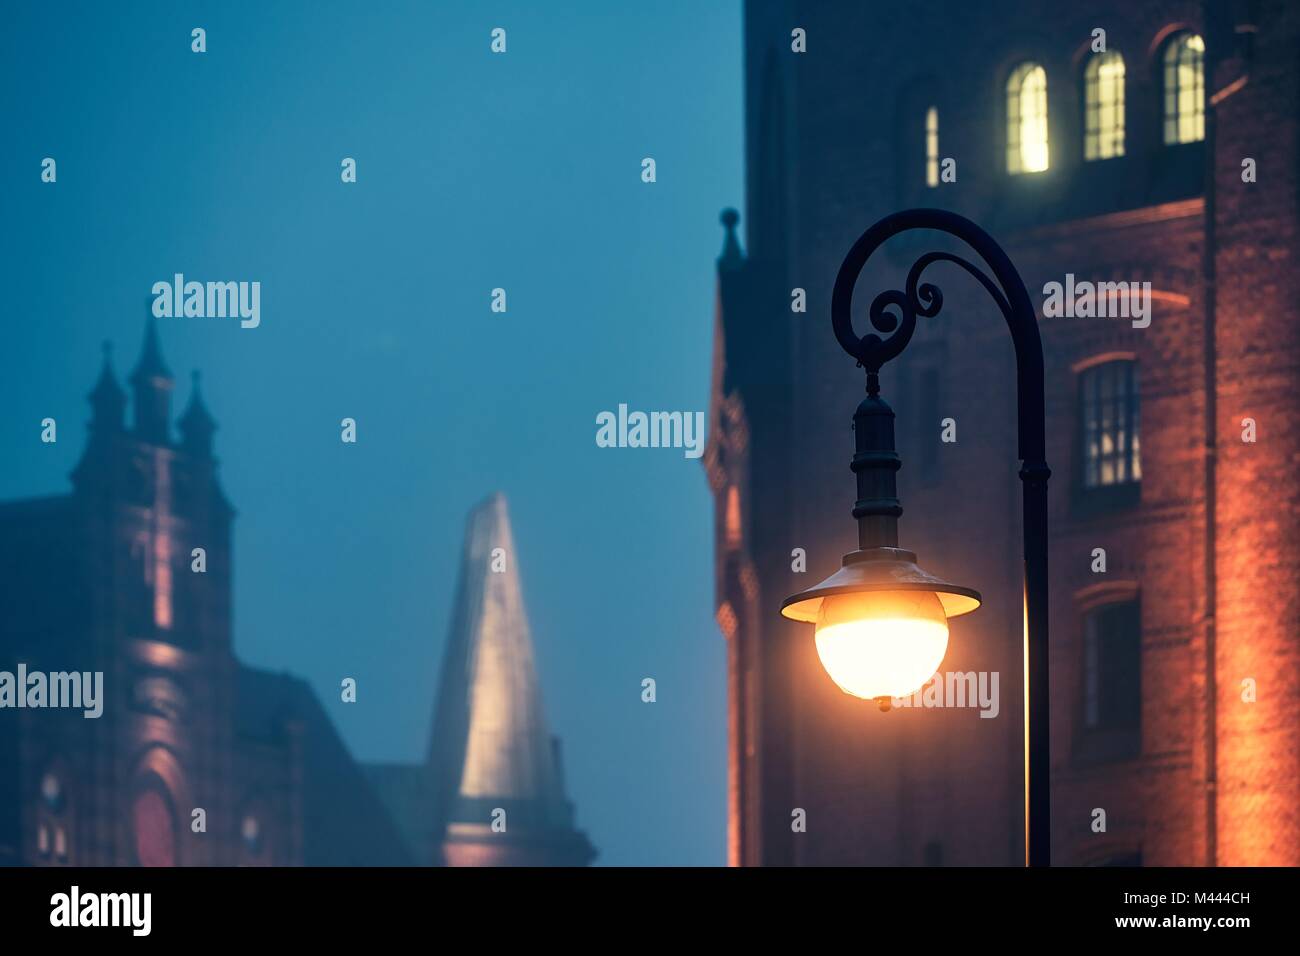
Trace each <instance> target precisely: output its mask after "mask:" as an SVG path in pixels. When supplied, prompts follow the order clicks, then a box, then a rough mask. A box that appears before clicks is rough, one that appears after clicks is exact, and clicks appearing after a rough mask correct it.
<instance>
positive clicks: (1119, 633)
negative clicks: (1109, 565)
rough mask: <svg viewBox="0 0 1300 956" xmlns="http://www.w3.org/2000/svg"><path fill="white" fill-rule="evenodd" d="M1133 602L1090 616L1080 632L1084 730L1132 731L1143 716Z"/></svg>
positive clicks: (1137, 615) (1138, 630) (1138, 638)
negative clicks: (1081, 637)
mask: <svg viewBox="0 0 1300 956" xmlns="http://www.w3.org/2000/svg"><path fill="white" fill-rule="evenodd" d="M1140 618H1141V615H1140V613H1139V610H1138V602H1137V601H1126V602H1124V603H1123V604H1110V605H1106V606H1105V607H1101V608H1098V609H1097V610H1095V611H1093V612H1092V613H1090V614H1089V615H1088V616H1087V618H1086V619H1085V621H1084V631H1083V726H1084V728H1085V729H1087V730H1102V731H1105V730H1117V731H1132V730H1136V729H1137V728H1138V725H1139V722H1140V721H1141V717H1142V641H1141V636H1142V629H1141V623H1140Z"/></svg>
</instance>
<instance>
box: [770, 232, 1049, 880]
mask: <svg viewBox="0 0 1300 956" xmlns="http://www.w3.org/2000/svg"><path fill="white" fill-rule="evenodd" d="M909 229H931V230H936V231H938V232H945V233H948V234H949V235H952V236H956V237H957V238H958V239H961V240H962V241H963V242H965V243H966V244H967V245H968V246H970V247H971V248H972V249H974V250H975V252H977V253H978V254H979V256H980V258H981V259H983V261H984V263H985V264H986V265H987V266H988V268H989V270H990V271H991V272H992V277H990V276H989V275H988V274H986V273H985V272H984V271H983V270H982V269H981V268H979V266H977V265H975V264H973V263H971V262H969V261H968V260H966V259H963V258H961V257H960V256H957V255H954V254H952V253H948V252H927V253H925V254H924V255H922V256H920V257H919V258H918V259H917V260H916V261H915V262H914V263H913V264H912V268H911V269H910V270H909V271H908V274H907V282H906V286H905V289H904V290H898V289H890V290H886V291H884V292H881V293H880V294H879V295H877V296H876V297H875V299H873V300H872V303H871V309H870V318H871V325H872V328H874V329H875V330H876V332H880V333H885V337H883V338H882V337H881V336H880V335H877V334H875V332H869V333H867V334H866V335H864V336H861V337H859V336H858V335H857V334H856V333H855V332H854V331H853V323H852V319H851V316H850V306H851V304H852V301H853V287H854V285H855V284H856V283H857V280H858V276H859V275H860V274H861V272H862V269H863V267H864V266H865V265H866V263H867V260H868V259H869V258H870V257H871V254H872V253H873V252H875V250H876V249H877V248H879V247H880V245H882V244H883V243H884V242H886V241H887V240H888V239H889V238H890V237H891V236H894V235H897V234H898V233H900V232H904V231H906V230H909ZM940 261H942V262H951V263H954V264H956V265H959V266H961V267H962V268H963V269H965V270H966V271H967V272H968V273H970V274H971V275H972V276H974V277H975V279H976V280H978V281H979V283H980V284H981V285H982V286H984V289H985V291H987V292H988V293H989V295H990V296H991V297H992V298H993V300H994V302H996V303H997V305H998V308H999V309H1000V310H1001V312H1002V315H1003V317H1004V318H1005V319H1006V322H1007V328H1008V329H1009V330H1010V332H1011V339H1012V342H1013V344H1014V345H1015V352H1016V394H1017V401H1016V409H1017V424H1018V432H1019V458H1020V460H1021V468H1020V478H1021V488H1022V492H1023V508H1024V551H1025V592H1024V601H1025V622H1024V623H1025V632H1024V633H1025V646H1024V654H1025V863H1026V865H1027V866H1048V865H1050V864H1051V847H1050V836H1051V830H1050V817H1051V794H1050V789H1049V785H1050V780H1049V771H1050V767H1049V763H1050V751H1049V737H1048V734H1049V719H1050V715H1049V710H1048V670H1047V480H1048V478H1049V477H1050V476H1051V471H1050V470H1049V469H1048V467H1047V461H1046V449H1045V446H1046V436H1045V416H1044V402H1043V346H1042V340H1041V339H1040V337H1039V334H1038V321H1037V318H1036V316H1035V313H1034V309H1033V307H1032V306H1031V305H1030V302H1029V294H1028V292H1026V291H1025V284H1024V282H1023V281H1022V280H1021V278H1020V274H1019V273H1018V272H1016V269H1015V267H1014V266H1013V265H1012V264H1011V260H1010V259H1008V258H1007V255H1006V253H1005V252H1003V251H1002V248H1001V247H1000V246H999V245H998V244H997V243H996V242H994V241H993V239H992V237H991V236H989V234H988V233H986V232H985V231H984V230H983V229H981V228H980V227H979V226H977V225H975V223H973V222H971V221H970V220H969V219H966V218H965V217H963V216H959V215H957V214H956V213H952V212H947V211H944V210H940V209H909V210H907V211H905V212H899V213H895V214H894V215H892V216H886V217H885V218H884V219H882V220H880V221H879V222H878V223H876V224H875V225H874V226H872V227H871V228H870V229H868V230H867V231H866V232H865V233H863V234H862V236H861V237H860V238H859V239H858V241H857V242H855V243H854V244H853V247H852V248H851V249H850V250H849V253H848V255H847V256H845V258H844V262H843V264H842V265H841V266H840V271H839V274H838V275H837V276H836V277H835V290H834V294H833V296H832V298H831V323H832V326H833V328H834V330H835V337H836V339H837V340H838V341H839V343H840V346H841V347H842V348H843V349H844V351H846V352H848V353H849V355H851V356H852V357H853V358H855V359H856V360H857V361H858V364H859V365H860V366H862V367H863V368H864V369H865V370H866V373H867V397H866V398H864V399H863V400H862V403H861V404H860V405H858V409H857V412H855V413H854V415H853V429H854V434H855V445H856V453H855V454H854V456H853V463H852V469H853V472H854V474H856V476H857V489H858V499H857V502H856V503H855V504H854V506H853V517H854V518H856V519H857V522H858V550H856V551H852V552H850V553H849V554H847V555H845V556H844V561H843V566H842V567H841V568H840V569H839V570H838V571H836V572H835V573H834V574H832V575H831V576H830V577H829V578H827V579H826V580H825V581H822V582H821V583H820V584H817V585H815V586H814V587H812V588H809V589H808V590H806V591H801V592H800V593H798V594H795V595H792V596H790V597H788V598H786V599H785V601H784V603H782V605H781V613H782V614H783V615H784V616H786V617H788V618H790V619H792V620H795V621H804V622H809V623H813V624H815V625H816V631H815V640H816V644H817V655H818V657H820V658H821V662H822V666H823V667H825V668H826V671H827V673H828V674H830V676H831V678H832V679H833V680H834V681H835V683H836V684H838V685H839V686H840V688H841V689H843V690H844V691H845V692H846V693H849V694H852V695H854V696H855V697H862V698H866V699H871V700H876V701H878V702H879V703H880V705H881V708H882V709H888V705H889V701H890V699H891V698H896V697H905V696H907V695H909V694H912V693H913V692H915V691H916V690H917V689H919V688H920V687H922V686H923V685H924V684H925V682H926V681H927V680H929V679H930V677H931V676H933V675H934V673H935V671H936V670H938V668H939V665H940V664H941V663H942V662H943V657H944V654H945V652H946V651H947V648H948V619H949V618H952V617H957V616H958V615H961V614H968V613H970V612H971V611H973V610H975V609H976V608H977V607H979V606H980V595H979V592H977V591H975V590H974V589H972V588H968V587H963V586H960V585H956V584H949V583H948V582H946V581H944V580H942V579H940V578H938V577H936V576H935V575H933V574H930V573H929V572H927V571H924V570H922V569H921V567H920V566H918V565H917V563H916V555H915V554H913V553H912V552H911V551H905V550H903V549H901V548H899V546H898V518H899V516H900V515H901V514H902V513H903V509H902V506H901V505H900V504H899V501H898V491H897V483H896V473H897V471H898V469H899V467H900V465H901V464H902V462H901V460H900V459H899V457H898V453H897V451H895V449H894V412H893V409H891V408H890V407H889V405H887V404H886V403H885V402H884V400H883V399H881V397H880V367H881V366H882V365H884V364H885V363H886V362H888V361H889V360H890V359H892V358H895V357H897V356H898V355H899V354H900V353H901V352H902V351H903V349H904V348H906V347H907V343H908V342H909V341H910V340H911V338H912V333H913V332H914V331H915V330H916V317H917V316H918V315H919V316H922V317H925V318H930V317H933V316H935V315H938V313H939V310H940V309H942V308H943V293H942V292H941V291H940V290H939V288H938V287H937V286H935V285H932V284H930V283H922V282H921V281H920V280H921V274H922V272H924V271H925V269H926V267H927V266H929V265H930V264H931V263H934V262H940ZM1031 689H1032V693H1031Z"/></svg>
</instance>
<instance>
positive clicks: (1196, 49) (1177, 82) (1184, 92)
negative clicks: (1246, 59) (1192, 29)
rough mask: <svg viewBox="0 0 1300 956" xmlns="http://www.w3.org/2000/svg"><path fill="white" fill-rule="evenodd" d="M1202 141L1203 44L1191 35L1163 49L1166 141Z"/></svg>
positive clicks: (1182, 36)
mask: <svg viewBox="0 0 1300 956" xmlns="http://www.w3.org/2000/svg"><path fill="white" fill-rule="evenodd" d="M1202 139H1205V41H1204V40H1202V39H1201V38H1200V37H1198V36H1197V35H1196V34H1194V33H1184V34H1181V35H1179V36H1176V37H1174V38H1173V39H1172V40H1170V41H1169V45H1168V46H1166V47H1165V142H1166V143H1169V144H1171V145H1172V144H1174V143H1194V142H1196V141H1197V140H1202Z"/></svg>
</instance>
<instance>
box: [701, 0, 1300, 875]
mask: <svg viewBox="0 0 1300 956" xmlns="http://www.w3.org/2000/svg"><path fill="white" fill-rule="evenodd" d="M1099 28H1100V29H1101V30H1104V31H1105V32H1104V40H1105V48H1104V51H1103V50H1102V49H1101V48H1100V46H1099V44H1098V42H1097V41H1098V34H1096V33H1095V31H1096V30H1097V29H1099ZM796 29H799V30H803V31H804V34H803V36H804V37H805V38H806V52H802V53H800V52H795V50H794V49H792V31H794V30H796ZM744 45H745V51H746V59H745V62H746V75H745V97H746V130H747V135H746V145H745V150H746V151H745V158H746V169H747V199H746V215H745V224H746V232H747V241H746V243H745V246H746V248H745V249H744V250H743V251H742V248H741V243H740V241H739V239H738V237H737V235H736V229H735V226H736V217H735V215H734V214H730V213H729V214H724V223H726V238H725V243H724V248H723V253H722V255H721V257H720V258H719V260H718V297H717V324H716V344H715V363H714V376H713V391H712V411H711V425H712V427H711V429H710V445H709V448H708V450H707V452H706V455H705V458H704V462H705V465H706V468H707V471H708V478H709V483H710V487H711V489H712V491H713V493H714V496H715V515H716V519H715V536H716V579H717V594H718V602H717V603H718V610H717V617H718V622H719V626H720V628H721V630H722V632H723V634H724V636H725V638H726V640H727V642H728V663H729V667H728V672H729V688H728V696H729V721H730V766H729V773H730V820H731V831H730V841H729V846H730V859H731V861H732V862H733V863H737V864H777V865H780V864H817V863H879V864H902V865H920V864H955V865H970V864H1007V865H1017V864H1019V863H1020V862H1021V861H1022V860H1023V852H1024V842H1023V832H1022V827H1023V815H1022V808H1023V791H1022V779H1023V778H1022V772H1023V765H1022V760H1023V744H1022V741H1023V733H1024V727H1023V720H1022V710H1021V706H1022V705H1021V700H1022V696H1021V695H1022V678H1021V674H1022V670H1021V668H1022V658H1021V642H1022V625H1021V595H1020V587H1021V583H1020V582H1021V571H1020V556H1021V545H1020V526H1019V525H1020V507H1019V496H1020V487H1019V481H1018V480H1017V477H1016V472H1017V468H1018V462H1017V460H1016V454H1015V452H1016V449H1015V395H1014V388H1013V382H1014V362H1013V356H1012V353H1011V347H1010V339H1009V337H1008V336H1007V334H1006V330H1005V326H1004V324H1003V322H1002V319H1001V317H1000V316H999V315H998V314H997V312H996V310H995V309H994V307H993V306H992V304H991V303H990V302H989V300H988V297H987V295H986V293H985V292H984V291H983V290H982V289H981V288H980V287H979V286H978V285H977V284H976V283H974V282H973V281H972V280H971V279H970V278H969V277H968V276H966V275H965V274H964V273H962V272H961V271H960V270H958V269H955V268H953V267H951V266H948V265H945V264H938V265H932V266H931V267H930V268H929V269H928V270H927V272H926V279H927V280H928V281H931V282H934V283H936V284H938V285H939V286H940V287H941V288H942V289H943V291H944V293H945V305H944V308H943V310H942V312H941V313H940V314H939V315H938V316H937V317H935V318H933V319H925V318H920V319H918V327H917V332H916V335H915V338H914V339H913V341H912V343H911V345H910V346H909V347H908V348H907V350H906V351H905V352H904V353H903V355H902V356H901V357H900V358H898V359H896V360H895V361H894V362H892V363H890V364H889V365H887V366H886V367H885V369H884V371H883V372H882V375H881V382H882V396H883V397H884V398H885V399H886V400H887V401H889V402H890V403H891V404H892V405H893V407H894V409H895V411H896V413H897V416H898V418H897V424H898V445H899V451H900V453H901V455H902V459H903V469H902V471H901V472H900V475H899V490H900V497H901V498H902V501H903V506H904V514H903V517H902V520H901V523H900V539H901V545H902V546H903V547H906V548H909V549H912V550H915V551H917V552H918V553H919V554H920V559H921V561H922V563H923V564H924V565H925V566H927V567H928V568H929V569H930V570H932V571H934V572H935V573H937V574H940V575H942V576H944V577H945V578H947V579H948V580H952V581H958V582H960V583H964V584H969V585H971V586H973V587H976V588H978V589H979V590H981V591H982V593H983V595H984V599H985V604H984V606H983V607H982V608H981V609H980V610H979V611H978V612H977V613H975V614H973V615H969V616H967V617H963V618H961V619H960V620H958V621H955V622H953V624H952V637H951V640H950V643H949V649H948V655H947V658H946V659H945V661H944V663H943V665H942V667H941V672H950V671H956V672H968V671H976V672H997V673H998V675H999V678H1000V694H999V703H1000V707H999V711H998V715H997V716H996V717H995V718H993V719H984V718H981V717H980V715H979V713H978V712H977V711H976V710H974V709H971V708H953V707H947V708H933V709H930V708H920V709H896V710H893V711H890V712H887V713H884V712H881V711H879V710H878V709H877V708H876V707H875V706H873V705H871V704H869V703H866V702H863V701H860V700H857V699H855V698H852V697H849V696H847V695H845V694H843V693H842V692H841V691H840V690H839V689H838V688H837V687H836V686H835V685H834V684H833V683H832V681H831V680H830V679H829V677H827V675H826V674H825V673H824V671H823V669H822V667H821V664H820V662H819V661H818V658H817V654H816V651H815V648H814V644H813V640H812V633H811V628H810V627H808V626H807V625H797V624H792V623H791V622H788V621H786V620H784V619H782V618H781V617H780V616H779V613H778V608H779V606H780V602H781V600H782V599H783V598H784V597H785V596H786V595H788V594H791V593H793V592H795V591H798V590H801V589H803V588H805V587H807V586H809V584H811V583H812V582H815V581H817V580H819V579H821V578H822V577H824V576H825V575H826V574H828V573H829V572H830V571H832V570H833V569H834V568H835V567H837V566H838V562H839V560H840V556H841V555H842V554H843V553H845V552H846V551H849V550H851V549H852V547H853V541H854V531H855V527H854V523H853V521H852V519H851V518H850V516H849V512H850V509H851V507H852V503H853V497H854V494H853V484H852V481H853V479H852V475H851V473H850V472H849V470H848V467H847V465H848V461H849V458H850V457H851V455H852V440H853V439H852V432H851V430H850V420H851V416H852V414H853V409H854V407H855V406H856V404H857V402H858V400H859V398H860V396H861V389H862V380H861V371H860V370H858V369H855V368H854V367H853V362H852V361H851V360H850V359H848V358H847V357H846V356H845V355H844V354H843V353H842V352H841V351H840V349H839V346H838V345H837V344H836V342H835V339H834V337H833V335H832V334H831V329H830V295H831V286H832V284H833V282H834V277H835V274H836V271H837V269H838V267H839V264H840V261H841V260H842V258H843V256H844V254H845V253H846V252H847V250H848V249H849V247H850V245H852V243H853V241H854V240H855V239H856V238H857V237H858V236H859V234H860V233H861V232H862V231H863V230H864V229H865V228H866V227H868V226H869V225H871V224H872V223H873V222H875V221H876V220H877V219H879V218H880V217H882V216H883V215H886V214H887V213H890V212H892V211H894V210H896V209H900V208H905V207H908V206H936V207H940V208H948V209H952V210H954V211H956V212H960V213H962V214H963V215H966V216H968V217H970V218H972V219H974V220H975V221H976V222H978V223H980V224H981V225H983V226H984V227H985V228H986V229H987V230H988V231H989V232H990V233H991V234H992V235H993V236H994V237H995V238H996V239H997V240H998V241H999V242H1000V243H1001V244H1002V245H1003V246H1004V248H1005V249H1006V250H1007V252H1008V253H1009V254H1010V256H1011V258H1012V260H1013V261H1014V262H1015V264H1016V266H1017V267H1018V269H1019V270H1020V272H1021V274H1022V276H1023V277H1024V279H1025V284H1026V286H1027V287H1028V289H1029V290H1030V293H1031V297H1032V298H1033V299H1034V300H1035V301H1036V302H1037V303H1040V304H1041V303H1044V301H1045V297H1044V295H1043V294H1042V290H1044V287H1045V286H1046V285H1047V284H1048V283H1051V282H1058V283H1062V284H1064V283H1066V282H1067V281H1071V280H1069V279H1068V278H1067V277H1069V276H1072V277H1073V281H1077V282H1085V281H1087V282H1094V283H1096V282H1120V281H1128V282H1139V283H1141V282H1149V283H1150V284H1151V285H1150V290H1151V291H1150V302H1151V312H1150V319H1151V321H1150V324H1149V325H1146V326H1145V327H1141V323H1136V324H1135V323H1134V322H1133V321H1130V320H1128V319H1124V318H1118V319H1117V318H1099V317H1084V316H1075V317H1068V318H1066V317H1057V316H1055V315H1051V314H1050V313H1049V314H1047V315H1041V316H1040V318H1041V330H1042V335H1043V342H1044V351H1045V359H1046V368H1047V406H1048V407H1047V415H1048V462H1049V464H1050V465H1051V466H1052V469H1053V478H1052V482H1051V487H1050V514H1051V589H1052V590H1051V612H1050V617H1051V654H1052V662H1051V666H1052V686H1051V694H1052V755H1051V766H1052V780H1053V817H1052V839H1053V853H1054V862H1057V863H1062V864H1102V863H1111V864H1134V863H1141V864H1143V865H1156V866H1159V865H1205V864H1209V865H1243V864H1272V865H1296V864H1300V666H1298V665H1300V638H1297V636H1296V635H1297V618H1298V612H1300V529H1298V528H1297V514H1300V483H1297V481H1296V478H1295V463H1296V461H1297V459H1298V458H1300V415H1298V414H1297V412H1298V411H1300V409H1297V398H1296V396H1297V395H1298V394H1300V387H1298V386H1300V367H1298V360H1300V315H1298V314H1297V313H1298V312H1300V306H1297V301H1298V299H1297V293H1298V292H1300V288H1297V286H1298V285H1300V281H1298V280H1300V273H1298V272H1297V268H1296V263H1295V255H1296V251H1297V228H1296V227H1297V212H1298V209H1297V192H1296V185H1297V169H1300V163H1298V160H1300V157H1298V156H1297V150H1298V149H1300V114H1298V112H1297V103H1300V59H1298V58H1297V56H1296V50H1297V49H1300V7H1298V6H1296V5H1295V4H1290V3H1285V2H1269V0H1264V2H1258V3H1246V2H1242V3H1229V2H1192V0H1187V2H1166V0H1160V2H1152V3H1143V4H1132V3H1119V2H1105V0H1102V2H1091V3H1083V4H1068V5H1062V4H1046V3H1034V2H1026V0H994V2H990V3H982V4H968V3H957V2H951V3H934V4H923V5H887V4H857V3H847V2H845V3H794V2H776V3H768V2H764V3H747V4H746V23H745V36H744ZM949 159H952V160H955V165H953V164H950V163H947V162H946V161H947V160H949ZM1248 159H1249V160H1253V163H1246V162H1245V161H1246V160H1248ZM954 172H955V178H954V177H953V176H952V173H954ZM1251 172H1253V173H1254V176H1253V177H1252V176H1251V175H1250V174H1251ZM945 173H947V174H948V175H947V176H945ZM950 180H951V181H950ZM1248 180H1251V181H1248ZM936 247H937V248H948V247H947V246H945V244H944V243H943V242H941V241H939V240H938V237H935V236H929V235H925V234H922V235H919V236H918V235H916V234H909V235H906V236H900V237H897V238H896V239H895V240H893V241H892V242H891V243H890V245H889V246H888V247H887V249H886V250H884V251H882V252H881V253H878V254H877V255H876V256H875V257H873V259H872V261H871V262H870V263H869V264H868V267H867V270H866V271H864V273H863V276H862V279H861V280H860V282H859V285H858V291H859V297H858V300H857V303H856V307H855V314H856V315H858V316H859V318H858V321H859V323H860V324H859V329H858V331H859V332H862V331H864V330H865V322H866V319H865V317H864V316H862V313H863V312H864V311H865V307H866V306H865V303H867V302H869V301H870V297H871V296H872V295H874V293H875V292H877V291H880V290H884V289H887V288H898V287H900V286H901V284H902V279H903V277H904V275H905V274H906V271H907V269H908V268H909V267H910V265H911V264H912V262H913V261H914V260H915V259H916V257H917V256H918V255H919V254H920V253H923V252H925V251H928V250H929V249H931V248H936ZM953 251H962V250H957V249H956V248H954V249H953ZM964 251H965V252H966V253H967V254H968V255H969V254H971V253H970V250H964ZM795 289H802V290H804V291H805V293H806V298H807V312H806V313H800V312H796V311H793V310H792V302H795V301H796V297H795V293H794V292H793V290H795ZM1108 301H1109V302H1110V304H1111V305H1112V306H1116V307H1117V306H1119V305H1127V304H1135V305H1136V304H1137V303H1121V302H1119V301H1118V299H1117V298H1116V297H1111V298H1110V299H1109V300H1108ZM1248 419H1249V420H1251V421H1250V422H1247V420H1248ZM948 420H950V421H948ZM1252 423H1253V428H1254V429H1255V430H1256V434H1255V436H1251V435H1250V429H1251V428H1252ZM945 424H947V425H948V430H949V432H950V435H949V437H952V434H951V433H952V432H953V431H954V430H955V438H956V440H955V441H943V440H941V438H942V432H943V429H944V426H945ZM1250 437H1255V438H1256V440H1254V441H1250V440H1244V439H1248V438H1250ZM796 549H803V553H805V554H806V560H807V569H806V572H804V573H800V572H799V571H798V570H795V568H796V567H797V555H796V553H795V551H796ZM1097 549H1102V550H1103V551H1104V556H1105V570H1104V571H1101V570H1100V567H1101V565H1100V563H1099V556H1100V552H1098V551H1097ZM797 810H803V811H804V818H805V819H806V832H795V829H796V828H795V827H792V815H796V816H797V813H796V811H797ZM1097 810H1104V812H1105V830H1104V832H1098V828H1097V826H1096V825H1095V821H1097V820H1098V819H1099V817H1098V815H1097V813H1096V811H1097Z"/></svg>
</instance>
